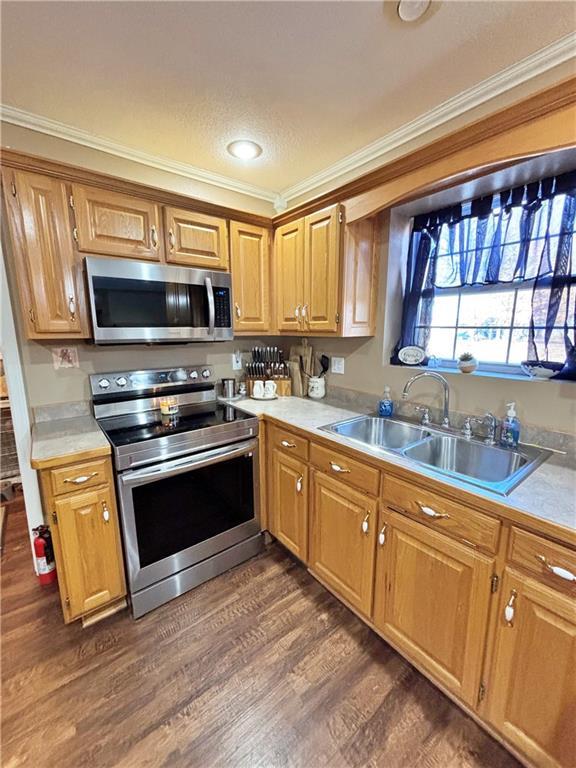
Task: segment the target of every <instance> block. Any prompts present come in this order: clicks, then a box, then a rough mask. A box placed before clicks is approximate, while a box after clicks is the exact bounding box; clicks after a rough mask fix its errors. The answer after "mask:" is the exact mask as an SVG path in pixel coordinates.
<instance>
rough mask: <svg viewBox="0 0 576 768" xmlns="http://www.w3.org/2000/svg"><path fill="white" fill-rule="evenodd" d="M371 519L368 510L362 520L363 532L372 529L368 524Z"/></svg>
mask: <svg viewBox="0 0 576 768" xmlns="http://www.w3.org/2000/svg"><path fill="white" fill-rule="evenodd" d="M369 519H370V512H368V513H367V514H366V517H365V518H364V520H362V533H368V531H369V530H370V527H369V525H368V520H369Z"/></svg>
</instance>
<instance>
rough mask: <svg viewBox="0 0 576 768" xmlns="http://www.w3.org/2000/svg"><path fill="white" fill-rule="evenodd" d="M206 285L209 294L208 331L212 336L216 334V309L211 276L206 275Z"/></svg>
mask: <svg viewBox="0 0 576 768" xmlns="http://www.w3.org/2000/svg"><path fill="white" fill-rule="evenodd" d="M204 285H205V286H206V293H207V294H208V333H209V334H210V336H214V328H215V326H216V310H215V308H214V288H213V287H212V280H211V279H210V278H209V277H205V278H204Z"/></svg>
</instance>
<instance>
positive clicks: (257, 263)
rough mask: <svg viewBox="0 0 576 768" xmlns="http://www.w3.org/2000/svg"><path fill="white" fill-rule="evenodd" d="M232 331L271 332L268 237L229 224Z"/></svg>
mask: <svg viewBox="0 0 576 768" xmlns="http://www.w3.org/2000/svg"><path fill="white" fill-rule="evenodd" d="M230 238H231V269H232V291H233V294H234V331H235V332H236V333H242V332H245V331H257V332H258V333H263V332H267V331H269V330H270V234H269V232H268V230H267V229H264V228H263V227H255V226H252V225H250V224H240V223H239V222H237V221H232V222H230Z"/></svg>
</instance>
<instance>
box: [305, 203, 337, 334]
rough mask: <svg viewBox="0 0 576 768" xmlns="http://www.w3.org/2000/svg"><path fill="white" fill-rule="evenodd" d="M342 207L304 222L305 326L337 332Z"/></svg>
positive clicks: (308, 217) (335, 207)
mask: <svg viewBox="0 0 576 768" xmlns="http://www.w3.org/2000/svg"><path fill="white" fill-rule="evenodd" d="M339 219H340V206H338V205H333V206H331V207H330V208H326V209H325V210H323V211H318V213H314V214H312V215H311V216H306V218H305V220H304V307H303V310H302V311H303V315H304V327H305V329H306V330H308V331H310V332H311V333H318V332H322V333H328V332H332V333H336V331H337V330H338V321H339V318H338V316H337V315H338V311H339V310H338V305H339V287H340V280H339V278H340V220H339Z"/></svg>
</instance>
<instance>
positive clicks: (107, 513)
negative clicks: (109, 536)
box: [102, 501, 110, 523]
mask: <svg viewBox="0 0 576 768" xmlns="http://www.w3.org/2000/svg"><path fill="white" fill-rule="evenodd" d="M102 517H103V518H104V522H105V523H109V522H110V510H109V509H108V506H107V504H106V502H105V501H103V502H102Z"/></svg>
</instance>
